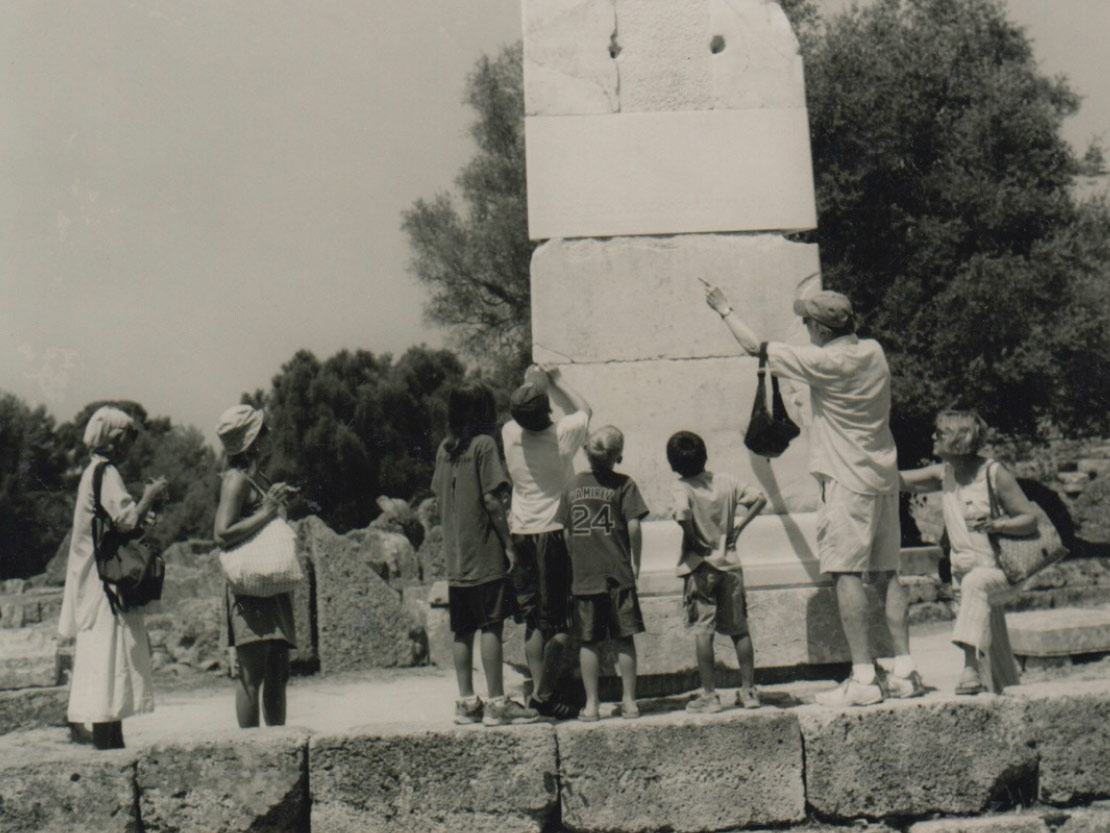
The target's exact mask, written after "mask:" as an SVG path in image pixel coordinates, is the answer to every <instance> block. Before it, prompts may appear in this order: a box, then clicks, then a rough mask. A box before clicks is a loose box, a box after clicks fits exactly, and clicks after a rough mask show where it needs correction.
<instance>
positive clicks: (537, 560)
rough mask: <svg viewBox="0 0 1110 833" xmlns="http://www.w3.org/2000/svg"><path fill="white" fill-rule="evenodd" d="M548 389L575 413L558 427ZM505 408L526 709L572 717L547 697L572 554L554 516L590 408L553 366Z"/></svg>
mask: <svg viewBox="0 0 1110 833" xmlns="http://www.w3.org/2000/svg"><path fill="white" fill-rule="evenodd" d="M549 386H551V387H554V388H555V389H556V390H558V391H559V392H560V393H562V394H563V396H565V397H566V399H567V400H569V401H570V404H571V407H572V408H573V409H574V410H572V411H571V412H570V413H568V414H567V415H566V416H564V417H563V418H562V419H560V420H559V421H558V422H552V420H551V401H550V400H549V399H548V395H547V390H548V387H549ZM509 411H510V413H511V414H512V417H513V418H512V420H510V421H509V422H507V423H505V425H504V426H503V427H502V429H501V438H502V441H503V444H504V447H505V462H506V463H507V464H508V467H509V475H510V476H511V477H512V480H513V499H512V509H511V512H510V515H509V529H510V530H511V532H512V540H513V548H514V549H515V551H516V557H517V566H518V569H517V570H516V571H515V572H514V573H513V575H512V579H513V583H514V585H515V587H516V599H517V604H518V606H519V608H520V610H519V613H518V615H519V616H520V617H521V618H522V619H523V621H524V625H525V631H524V655H525V659H526V660H527V662H528V669H529V671H530V672H531V674H532V686H533V692H532V700H531V701H530V702H529V706H530V707H531V708H534V709H536V710H537V711H538V712H539V713H540V714H541V715H543V716H544V717H554V718H568V717H573V716H574V714H575V712H576V711H577V710H576V709H575V708H574V707H572V706H571V705H569V704H568V703H563V702H561V701H560V700H558V699H557V698H555V697H554V696H552V692H553V686H554V679H553V677H554V676H555V673H554V672H555V670H556V669H557V668H558V667H559V664H560V660H561V658H562V653H563V651H564V649H565V647H566V643H567V641H568V639H569V636H568V633H567V631H568V630H569V621H570V556H569V555H568V554H567V545H566V539H565V538H564V534H563V524H562V522H560V520H559V518H558V514H559V502H560V498H561V497H562V494H563V489H564V488H565V487H566V485H567V481H569V480H570V479H571V477H573V476H574V455H575V454H576V453H577V452H578V449H580V448H581V447H582V443H583V442H585V440H586V432H587V430H588V429H589V423H590V406H589V403H587V402H586V400H585V399H583V398H582V397H581V396H580V395H579V394H578V393H577V392H576V391H575V390H574V389H573V388H571V387H570V386H569V385H567V384H565V383H564V382H562V380H561V378H560V375H559V370H558V368H550V369H548V368H540V367H538V366H536V365H533V366H532V367H530V368H529V369H528V372H527V373H526V374H525V381H524V384H522V385H521V386H520V387H519V388H517V389H516V390H515V391H513V393H512V396H511V397H510V398H509ZM549 645H550V646H551V647H552V648H553V650H551V651H548V646H549ZM548 654H550V656H548Z"/></svg>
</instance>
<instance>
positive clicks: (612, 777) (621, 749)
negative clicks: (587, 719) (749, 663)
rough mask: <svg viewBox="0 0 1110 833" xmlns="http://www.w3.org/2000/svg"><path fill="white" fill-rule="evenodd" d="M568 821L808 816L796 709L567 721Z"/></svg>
mask: <svg viewBox="0 0 1110 833" xmlns="http://www.w3.org/2000/svg"><path fill="white" fill-rule="evenodd" d="M556 731H557V732H558V737H559V770H560V775H561V779H562V805H563V823H564V824H565V825H567V826H568V827H570V828H571V829H574V830H609V831H622V833H623V831H628V832H629V833H635V832H637V831H654V830H673V831H691V833H696V832H697V831H704V830H724V829H729V830H731V829H733V828H738V827H747V826H751V825H756V824H779V823H784V822H792V821H800V820H801V819H802V818H804V816H805V794H804V791H803V785H802V739H801V734H800V732H799V731H798V724H797V721H796V719H795V718H794V717H793V715H792V714H790V713H785V712H777V711H771V710H765V711H762V712H759V713H754V714H752V713H748V714H740V713H737V712H733V713H731V714H722V715H712V716H705V717H693V716H687V715H685V714H682V715H674V716H672V715H667V716H660V717H651V718H644V719H641V720H639V721H636V722H633V723H629V722H626V721H603V722H601V723H597V724H580V723H564V724H560V725H559V726H558V728H557V730H556Z"/></svg>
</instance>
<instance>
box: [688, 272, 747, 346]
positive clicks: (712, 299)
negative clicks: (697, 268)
mask: <svg viewBox="0 0 1110 833" xmlns="http://www.w3.org/2000/svg"><path fill="white" fill-rule="evenodd" d="M702 283H705V303H707V304H709V306H710V307H712V308H713V311H714V312H716V313H717V314H718V315H719V316H721V320H723V321H724V322H725V324H726V325H727V326H728V329H729V331H730V332H731V333H732V337H733V338H735V339H736V341H737V343H738V344H739V345H740V346H741V347H742V348H744V350H745V352H747V353H749V354H751V355H753V356H755V355H758V354H759V336H757V335H756V334H755V331H754V330H753V329H752V328H751V327H749V326H748V325H747V324H746V323H744V321H742V320H741V318H740V316H738V315H737V314H736V311H735V310H733V308H732V305H731V304H730V303H729V302H728V298H726V297H725V293H724V292H722V291H721V290H720V288H719V287H716V286H710V285H709V284H708V283H706V282H705V281H702Z"/></svg>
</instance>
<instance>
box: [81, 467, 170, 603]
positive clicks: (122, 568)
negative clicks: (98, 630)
mask: <svg viewBox="0 0 1110 833" xmlns="http://www.w3.org/2000/svg"><path fill="white" fill-rule="evenodd" d="M108 465H109V464H108V462H107V461H105V462H102V463H97V465H96V468H95V469H94V470H93V522H92V536H93V554H94V556H95V558H96V572H97V574H98V575H99V576H100V580H101V581H102V582H103V583H104V592H105V593H106V594H107V595H108V602H109V604H111V606H112V612H113V613H116V612H118V611H127V610H130V609H131V608H133V607H141V606H142V605H145V604H147V603H148V602H153V601H155V600H157V599H160V598H162V584H163V582H164V581H165V579H166V564H165V562H164V561H163V560H162V556H160V555H157V554H156V553H155V552H154V550H152V549H151V548H150V546H149V545H148V544H147V543H146V542H145V541H142V540H141V538H142V535H143V531H142V530H141V529H136V530H134V531H132V532H121V531H120V530H119V529H117V528H116V525H115V523H114V522H113V521H112V519H111V517H109V515H108V513H107V512H106V511H105V509H104V506H103V505H102V504H101V503H100V489H101V486H102V485H103V484H104V469H105V468H107V466H108Z"/></svg>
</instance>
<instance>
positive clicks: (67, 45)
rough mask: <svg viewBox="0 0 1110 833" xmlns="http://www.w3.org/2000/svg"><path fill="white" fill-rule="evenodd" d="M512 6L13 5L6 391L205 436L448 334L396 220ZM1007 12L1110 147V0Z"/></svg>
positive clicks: (1, 36)
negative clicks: (258, 406)
mask: <svg viewBox="0 0 1110 833" xmlns="http://www.w3.org/2000/svg"><path fill="white" fill-rule="evenodd" d="M823 2H824V5H825V6H826V8H827V9H829V10H833V11H835V10H836V9H838V8H841V7H843V6H844V5H846V3H845V2H842V0H823ZM519 3H520V0H364V2H354V0H313V2H312V3H303V2H300V0H236V2H235V3H227V2H224V0H190V2H188V3H185V2H180V0H135V2H130V1H129V0H84V2H81V3H73V2H71V0H35V2H33V3H5V4H0V55H3V56H4V59H3V61H0V184H2V187H0V310H2V311H0V391H7V392H11V393H14V394H16V395H17V396H19V397H20V398H22V399H23V400H24V401H26V402H28V403H30V404H32V405H40V404H41V405H45V406H46V407H47V409H48V410H49V411H50V412H51V413H52V414H54V416H55V417H56V418H57V419H58V420H59V421H65V420H68V419H71V418H72V417H73V415H74V414H76V413H77V411H79V410H80V409H81V408H82V407H83V406H84V405H85V404H86V403H88V402H90V401H93V400H96V399H133V400H136V401H138V402H140V403H142V404H143V406H144V407H145V408H146V410H147V412H148V413H149V414H151V415H158V416H169V417H171V418H172V419H173V420H174V421H175V422H178V423H183V424H187V425H194V426H196V427H198V428H200V429H201V430H202V431H203V432H204V434H205V436H206V437H207V438H208V439H209V440H210V441H212V440H214V425H215V422H216V420H217V418H218V416H219V414H220V413H221V412H222V411H223V409H224V408H226V407H228V406H230V405H233V404H235V403H237V402H238V401H239V397H240V395H241V394H242V393H243V392H249V391H254V390H256V389H259V388H262V389H265V388H267V387H268V386H269V383H270V379H271V378H272V377H273V376H274V375H275V374H276V373H278V372H279V370H280V368H281V365H282V363H284V362H285V361H287V360H288V359H289V358H291V357H292V355H293V353H294V352H295V351H296V350H298V349H300V348H305V349H308V350H311V351H312V352H313V353H315V354H316V355H317V357H319V358H321V359H323V358H326V357H327V356H330V355H332V354H334V353H335V352H337V351H338V350H340V349H344V348H346V349H351V350H354V349H360V348H361V349H366V350H370V351H372V352H374V353H382V352H392V353H393V354H394V355H399V354H400V353H402V352H403V351H404V350H405V349H406V348H407V347H408V346H410V345H413V344H419V343H427V344H429V345H432V346H439V345H441V344H442V343H443V341H444V336H443V334H442V332H440V331H438V330H436V329H434V328H430V327H429V326H427V324H426V323H425V322H424V321H423V320H422V314H421V308H422V304H423V302H424V299H425V290H424V289H423V288H422V287H420V286H419V285H417V284H416V283H415V281H414V280H413V279H412V278H411V277H410V276H409V275H408V274H407V273H406V271H405V264H406V262H407V260H408V257H409V251H408V247H407V241H406V238H405V237H404V235H403V233H402V232H401V230H400V217H401V212H402V211H404V210H405V209H406V208H408V207H409V206H411V205H412V203H413V202H414V201H415V200H416V199H418V198H421V197H424V198H429V197H432V196H434V195H435V194H436V193H438V192H440V191H444V190H450V188H451V187H452V182H453V179H454V177H455V175H456V173H457V172H458V170H459V168H460V167H461V166H462V165H463V164H465V162H466V161H467V160H468V159H469V158H470V156H471V155H472V153H473V150H474V148H473V145H472V143H471V140H470V138H469V135H468V133H467V125H468V124H469V122H470V121H471V119H472V112H471V111H470V110H469V109H468V108H466V107H465V106H464V105H463V104H462V101H461V100H462V95H463V89H464V84H465V78H466V75H467V73H468V72H469V71H470V70H471V69H472V67H473V66H474V62H475V61H476V60H477V59H478V58H479V57H480V56H481V55H482V54H491V55H492V54H494V53H496V51H497V50H499V49H500V48H501V47H502V46H503V45H506V44H509V43H511V42H512V41H514V40H516V39H517V38H518V37H519V36H520V6H519ZM1009 8H1010V12H1011V18H1012V19H1013V20H1014V21H1016V22H1018V23H1020V24H1022V25H1024V26H1026V27H1027V30H1028V32H1029V34H1030V36H1031V37H1032V39H1033V41H1034V51H1035V54H1036V55H1037V57H1038V59H1039V61H1040V63H1041V67H1042V69H1043V70H1044V71H1045V72H1046V73H1048V74H1052V75H1055V74H1059V73H1063V74H1066V75H1067V76H1068V77H1069V78H1070V80H1071V84H1072V87H1073V88H1074V89H1075V90H1076V91H1077V92H1079V93H1080V94H1081V95H1083V96H1084V103H1083V107H1082V110H1081V111H1080V114H1079V115H1078V116H1076V117H1074V118H1073V119H1071V120H1070V121H1069V122H1068V123H1067V124H1065V128H1064V133H1065V137H1066V138H1067V139H1068V140H1069V141H1071V142H1072V143H1073V144H1074V145H1075V146H1076V147H1077V148H1078V149H1080V150H1082V149H1083V148H1084V147H1085V146H1086V144H1087V142H1088V141H1089V140H1090V139H1091V138H1092V137H1096V136H1101V137H1102V139H1103V141H1104V143H1105V144H1110V141H1107V140H1110V50H1105V49H1103V48H1102V44H1101V43H1100V42H1099V41H1101V40H1102V39H1103V38H1104V36H1105V34H1106V33H1107V32H1110V2H1106V0H1009Z"/></svg>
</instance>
